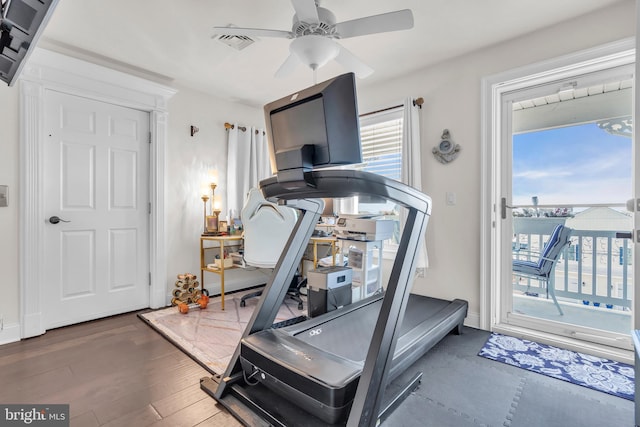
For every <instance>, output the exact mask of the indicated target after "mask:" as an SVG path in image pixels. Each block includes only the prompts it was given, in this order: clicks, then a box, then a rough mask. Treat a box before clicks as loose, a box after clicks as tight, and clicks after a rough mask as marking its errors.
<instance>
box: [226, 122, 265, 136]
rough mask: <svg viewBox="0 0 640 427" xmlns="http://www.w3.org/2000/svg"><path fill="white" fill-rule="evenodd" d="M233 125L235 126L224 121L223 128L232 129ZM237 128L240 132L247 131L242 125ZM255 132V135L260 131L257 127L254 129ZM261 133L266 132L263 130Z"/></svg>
mask: <svg viewBox="0 0 640 427" xmlns="http://www.w3.org/2000/svg"><path fill="white" fill-rule="evenodd" d="M235 127H236V126H235V125H232V124H231V123H225V124H224V129H225V130H229V129H234V128H235ZM238 130H241V131H242V132H246V131H247V128H246V127H244V126H238ZM255 133H256V135H258V134H259V133H260V131H259V130H258V129H256V131H255ZM262 134H263V135H266V132H265V131H262Z"/></svg>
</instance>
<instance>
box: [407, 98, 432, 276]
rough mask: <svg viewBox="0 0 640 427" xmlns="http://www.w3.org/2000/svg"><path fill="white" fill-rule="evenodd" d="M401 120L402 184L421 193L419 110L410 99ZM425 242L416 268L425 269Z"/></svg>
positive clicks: (419, 252) (427, 262) (421, 245)
mask: <svg viewBox="0 0 640 427" xmlns="http://www.w3.org/2000/svg"><path fill="white" fill-rule="evenodd" d="M403 106H404V112H403V120H402V182H404V183H405V184H408V185H410V186H411V187H413V188H415V189H416V190H420V191H422V173H421V167H420V161H421V159H422V156H421V153H420V114H419V108H418V107H417V106H414V105H413V99H412V98H406V99H405V100H404V103H403ZM405 219H406V214H405V212H404V211H403V212H402V215H401V221H402V223H403V224H404V222H405ZM428 266H429V259H428V256H427V241H426V239H423V240H422V242H421V244H420V246H419V247H418V257H417V259H416V268H427V267H428Z"/></svg>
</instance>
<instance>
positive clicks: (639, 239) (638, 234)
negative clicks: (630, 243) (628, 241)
mask: <svg viewBox="0 0 640 427" xmlns="http://www.w3.org/2000/svg"><path fill="white" fill-rule="evenodd" d="M636 243H640V230H636Z"/></svg>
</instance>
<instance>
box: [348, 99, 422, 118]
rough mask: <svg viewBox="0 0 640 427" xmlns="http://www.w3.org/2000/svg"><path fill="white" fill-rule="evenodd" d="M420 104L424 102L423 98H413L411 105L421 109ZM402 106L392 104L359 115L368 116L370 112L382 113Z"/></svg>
mask: <svg viewBox="0 0 640 427" xmlns="http://www.w3.org/2000/svg"><path fill="white" fill-rule="evenodd" d="M422 104H424V99H423V98H416V99H414V100H413V106H414V107H418V108H420V109H422ZM403 106H404V105H402V104H399V105H394V106H393V107H387V108H382V109H380V110H376V111H371V112H369V113H364V114H360V117H365V116H370V115H372V114H378V113H384V112H385V111H389V110H395V109H396V108H400V107H403Z"/></svg>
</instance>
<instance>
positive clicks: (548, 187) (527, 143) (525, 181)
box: [512, 123, 632, 205]
mask: <svg viewBox="0 0 640 427" xmlns="http://www.w3.org/2000/svg"><path fill="white" fill-rule="evenodd" d="M631 144H632V140H631V138H629V137H624V136H617V135H611V134H609V133H607V132H605V131H604V130H602V129H599V128H598V126H597V125H596V124H595V123H589V124H583V125H578V126H569V127H563V128H556V129H550V130H545V131H538V132H530V133H523V134H518V135H514V136H513V198H512V203H513V204H514V205H530V204H531V197H532V196H538V202H539V203H540V205H549V204H554V203H561V204H582V205H583V204H593V203H625V202H626V201H627V200H628V199H630V198H632V194H631V188H632V187H631V185H632V179H631V173H632V157H631V148H632V146H631Z"/></svg>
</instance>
